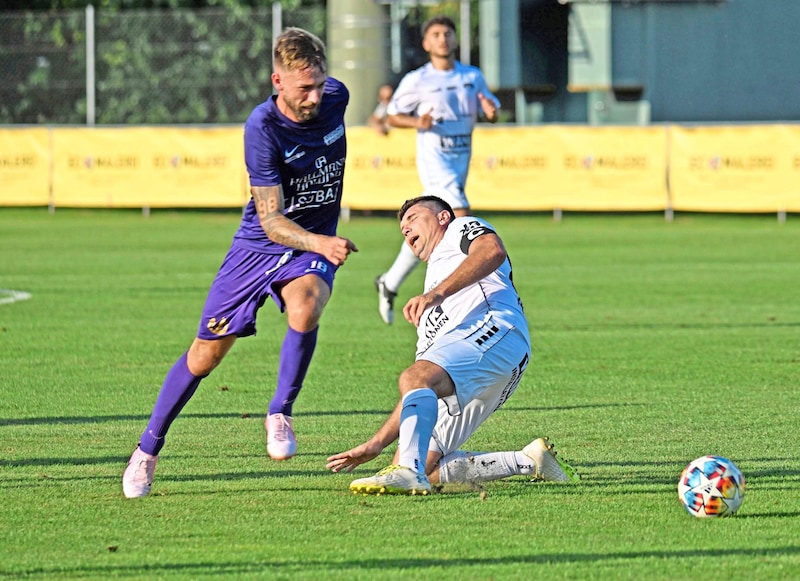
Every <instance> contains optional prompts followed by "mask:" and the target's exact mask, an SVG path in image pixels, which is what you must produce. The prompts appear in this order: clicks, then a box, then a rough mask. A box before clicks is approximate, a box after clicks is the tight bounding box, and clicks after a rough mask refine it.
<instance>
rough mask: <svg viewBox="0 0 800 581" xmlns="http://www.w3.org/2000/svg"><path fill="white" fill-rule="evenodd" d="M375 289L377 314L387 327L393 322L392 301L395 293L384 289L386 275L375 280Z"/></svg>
mask: <svg viewBox="0 0 800 581" xmlns="http://www.w3.org/2000/svg"><path fill="white" fill-rule="evenodd" d="M375 288H376V289H378V313H379V314H380V316H381V319H383V322H384V323H386V324H387V325H391V324H392V323H393V322H394V299H395V297H396V296H397V293H396V292H394V291H390V290H389V289H388V288H387V287H386V275H385V274H382V275H380V276H379V277H378V278H376V279H375Z"/></svg>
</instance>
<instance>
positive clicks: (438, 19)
mask: <svg viewBox="0 0 800 581" xmlns="http://www.w3.org/2000/svg"><path fill="white" fill-rule="evenodd" d="M435 24H441V25H442V26H446V27H447V28H449V29H450V30H452V31H453V32H455V31H456V23H455V22H453V19H452V18H450V17H449V16H441V15H440V16H434V17H433V18H429V19H428V20H426V21H425V24H423V25H422V36H423V38H424V37H425V35H426V34H427V33H428V29H429V28H430V27H431V26H433V25H435Z"/></svg>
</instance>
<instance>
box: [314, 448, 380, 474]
mask: <svg viewBox="0 0 800 581" xmlns="http://www.w3.org/2000/svg"><path fill="white" fill-rule="evenodd" d="M381 452H383V448H380V447H377V446H375V445H370V443H369V442H365V443H363V444H361V445H360V446H356V447H355V448H352V449H351V450H348V451H347V452H340V453H339V454H334V455H333V456H329V457H328V463H327V464H326V465H325V468H327V469H328V470H330V471H331V472H352V471H353V468H355V467H356V466H358V465H359V464H363V463H364V462H369V461H370V460H372V459H373V458H375V457H377V456H378V455H379V454H380V453H381Z"/></svg>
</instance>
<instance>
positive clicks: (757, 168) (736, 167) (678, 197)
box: [669, 125, 800, 212]
mask: <svg viewBox="0 0 800 581" xmlns="http://www.w3.org/2000/svg"><path fill="white" fill-rule="evenodd" d="M669 132H670V172H669V181H670V190H671V193H672V205H673V208H674V209H675V210H677V211H695V212H780V211H787V212H797V211H800V180H799V179H798V178H800V128H798V127H797V126H789V125H746V126H719V127H677V126H675V127H670V128H669Z"/></svg>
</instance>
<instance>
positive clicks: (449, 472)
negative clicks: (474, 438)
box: [439, 450, 536, 484]
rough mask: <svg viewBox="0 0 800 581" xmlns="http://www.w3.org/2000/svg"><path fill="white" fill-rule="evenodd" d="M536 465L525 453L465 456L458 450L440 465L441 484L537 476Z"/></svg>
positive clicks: (468, 454)
mask: <svg viewBox="0 0 800 581" xmlns="http://www.w3.org/2000/svg"><path fill="white" fill-rule="evenodd" d="M535 471H536V464H535V463H534V462H533V460H531V459H530V458H528V457H527V456H526V455H525V454H523V453H522V452H462V451H461V450H456V451H455V452H451V453H449V454H447V456H444V457H443V458H442V459H441V460H440V461H439V482H441V483H442V484H447V483H462V484H466V483H470V482H487V481H489V480H500V479H501V478H508V477H509V476H516V475H517V474H533V473H534V472H535Z"/></svg>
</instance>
